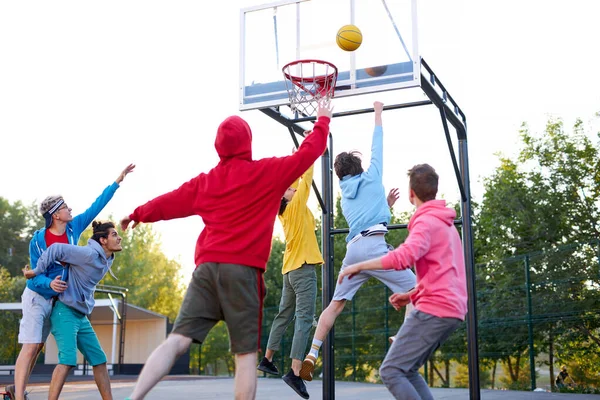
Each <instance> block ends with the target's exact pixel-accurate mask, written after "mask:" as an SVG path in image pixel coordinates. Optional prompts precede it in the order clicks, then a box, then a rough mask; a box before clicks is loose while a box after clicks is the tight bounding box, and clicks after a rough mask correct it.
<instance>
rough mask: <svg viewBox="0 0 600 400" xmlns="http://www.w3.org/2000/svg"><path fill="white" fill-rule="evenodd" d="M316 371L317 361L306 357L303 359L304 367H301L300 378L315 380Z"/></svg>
mask: <svg viewBox="0 0 600 400" xmlns="http://www.w3.org/2000/svg"><path fill="white" fill-rule="evenodd" d="M314 371H315V363H314V362H313V361H312V360H310V359H308V358H307V359H305V360H304V361H302V368H300V378H302V379H304V380H305V381H308V382H310V381H312V380H313V372H314Z"/></svg>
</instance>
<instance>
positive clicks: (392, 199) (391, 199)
mask: <svg viewBox="0 0 600 400" xmlns="http://www.w3.org/2000/svg"><path fill="white" fill-rule="evenodd" d="M399 198H400V191H399V190H398V188H393V189H391V190H390V192H389V193H388V195H387V203H388V207H389V208H392V207H393V206H394V204H396V200H398V199H399Z"/></svg>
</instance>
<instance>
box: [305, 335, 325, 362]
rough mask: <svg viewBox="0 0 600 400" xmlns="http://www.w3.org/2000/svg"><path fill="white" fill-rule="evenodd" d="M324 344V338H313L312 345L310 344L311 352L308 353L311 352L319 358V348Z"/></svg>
mask: <svg viewBox="0 0 600 400" xmlns="http://www.w3.org/2000/svg"><path fill="white" fill-rule="evenodd" d="M322 344H323V341H322V340H319V339H313V341H312V345H311V346H310V352H309V353H308V354H310V355H311V356H313V357H315V358H319V349H320V348H321V345H322Z"/></svg>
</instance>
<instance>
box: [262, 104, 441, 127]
mask: <svg viewBox="0 0 600 400" xmlns="http://www.w3.org/2000/svg"><path fill="white" fill-rule="evenodd" d="M430 104H433V103H432V102H431V100H422V101H414V102H412V103H402V104H393V105H389V106H383V111H387V110H398V109H400V108H410V107H420V106H428V105H430ZM261 111H262V110H261ZM372 112H375V109H374V108H363V109H360V110H352V111H342V112H338V113H333V115H332V118H338V117H347V116H349V115H359V114H368V113H372ZM316 120H317V117H316V116H312V117H304V118H297V119H291V120H289V121H291V122H307V121H316Z"/></svg>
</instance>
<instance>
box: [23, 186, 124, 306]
mask: <svg viewBox="0 0 600 400" xmlns="http://www.w3.org/2000/svg"><path fill="white" fill-rule="evenodd" d="M118 188H119V184H118V183H116V182H113V183H112V185H110V186H108V187H107V188H106V189H104V191H103V192H102V194H101V195H100V196H99V197H98V198H97V199H96V201H94V203H93V204H92V205H91V206H90V208H88V209H87V210H85V212H83V213H82V214H79V215H77V216H76V217H75V218H73V220H72V221H71V222H68V223H67V231H66V233H67V237H68V239H69V243H70V244H74V245H77V243H78V242H79V237H80V236H81V234H82V233H83V231H85V229H86V228H87V227H88V226H89V225H90V224H91V223H92V221H93V220H94V218H96V217H97V216H98V214H100V212H101V211H102V209H103V208H104V207H105V206H106V205H107V204H108V202H109V201H110V199H112V197H113V195H114V194H115V192H116V191H117V189H118ZM45 233H46V228H42V229H39V230H37V231H35V233H34V234H33V238H31V241H30V242H29V265H31V268H35V266H36V265H37V263H38V259H39V258H40V256H41V255H42V253H43V252H44V251H46V249H47V246H46V239H45V236H44V235H45ZM59 275H60V276H61V277H62V278H61V279H62V280H63V281H66V280H67V279H68V277H69V271H68V269H67V268H65V267H63V266H62V264H61V263H60V262H58V261H55V262H53V263H52V265H50V266H48V267H47V268H46V271H45V272H44V273H43V274H40V275H38V276H36V277H35V278H33V279H29V280H27V287H28V288H29V289H31V290H33V291H34V292H36V293H39V294H41V295H42V296H44V298H46V299H50V298H52V297H55V296H58V293H57V292H55V291H54V290H52V289H51V288H50V282H52V280H54V278H56V277H57V276H59Z"/></svg>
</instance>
